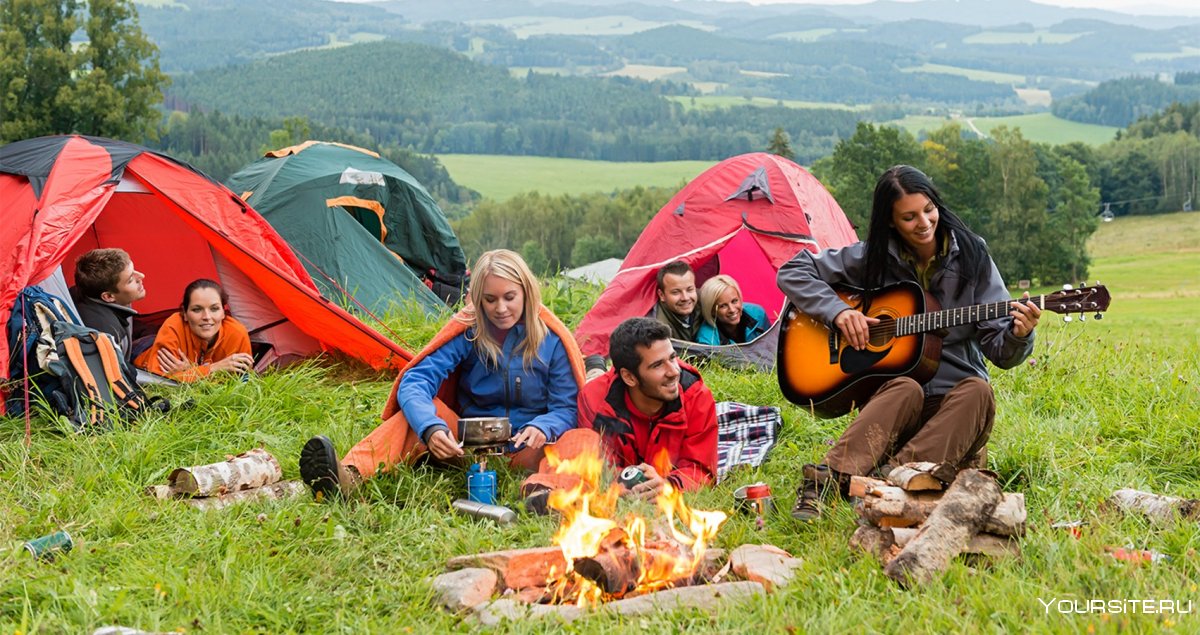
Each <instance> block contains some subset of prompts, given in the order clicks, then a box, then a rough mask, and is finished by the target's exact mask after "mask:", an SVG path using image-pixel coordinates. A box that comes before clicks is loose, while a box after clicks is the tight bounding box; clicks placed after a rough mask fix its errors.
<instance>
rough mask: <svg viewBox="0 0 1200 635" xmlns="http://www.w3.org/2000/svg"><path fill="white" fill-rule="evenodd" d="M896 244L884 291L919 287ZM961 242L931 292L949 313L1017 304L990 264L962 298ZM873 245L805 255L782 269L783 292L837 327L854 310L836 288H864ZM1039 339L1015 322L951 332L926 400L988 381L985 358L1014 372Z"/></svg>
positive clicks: (891, 249) (932, 283) (890, 247)
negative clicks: (1017, 331) (906, 284)
mask: <svg viewBox="0 0 1200 635" xmlns="http://www.w3.org/2000/svg"><path fill="white" fill-rule="evenodd" d="M900 249H902V247H900V246H899V245H898V244H897V243H896V242H895V241H892V242H891V243H890V244H889V245H888V255H889V260H890V262H889V266H888V270H887V273H886V274H885V277H884V281H883V283H884V285H890V284H895V283H897V282H901V281H904V280H908V281H912V282H917V283H918V284H920V283H919V281H918V280H917V273H916V270H915V269H913V266H912V265H911V264H910V263H908V262H906V261H905V260H904V259H903V258H901V257H900ZM960 253H961V252H960V251H959V246H958V240H957V239H956V238H954V236H953V235H951V240H950V251H949V253H947V255H946V258H945V260H944V261H943V263H942V266H941V267H940V268H939V269H938V270H937V271H936V272H935V273H934V274H933V277H932V278H931V279H930V282H929V289H928V291H929V292H930V293H931V294H932V295H933V297H934V298H936V299H937V301H938V303H939V304H941V307H942V308H943V309H951V308H955V307H965V306H971V305H975V304H988V303H992V302H1001V301H1004V300H1010V299H1012V296H1010V295H1009V293H1008V289H1007V288H1006V287H1005V286H1004V280H1003V279H1001V277H1000V272H999V271H998V270H997V269H996V263H994V262H992V261H991V259H990V258H989V259H988V261H987V263H986V264H985V267H986V270H985V272H984V273H983V276H982V279H979V280H976V281H973V282H968V283H967V285H966V286H965V287H964V289H963V291H962V293H961V294H959V293H957V291H958V281H959V278H960V277H961V276H963V275H968V274H967V273H965V272H963V271H962V270H961V269H962V259H961V258H960ZM866 264H867V244H866V243H865V242H859V243H855V244H853V245H850V246H848V247H843V248H841V249H828V250H825V251H822V252H821V253H820V254H815V255H814V254H812V253H810V252H808V251H801V252H800V253H798V254H796V256H795V257H794V258H792V259H791V260H790V261H788V262H787V263H786V264H784V265H783V266H782V267H780V269H779V275H778V279H777V281H778V283H779V288H780V290H782V291H783V292H784V293H785V294H787V297H788V299H789V300H791V301H792V302H793V303H794V304H795V305H796V308H798V309H800V310H801V311H803V312H805V313H807V314H809V315H811V316H813V317H816V318H819V319H821V320H822V321H824V322H825V323H826V324H828V325H830V328H836V327H833V326H832V325H833V320H834V318H836V317H837V315H838V314H839V313H841V312H842V311H845V310H846V309H849V308H851V307H850V306H849V305H847V304H846V303H845V302H844V301H843V300H842V299H841V298H840V297H838V296H837V294H836V293H834V291H833V289H832V288H831V287H830V285H838V284H846V285H852V286H858V287H861V286H862V281H863V279H864V277H865V275H866ZM1033 341H1034V334H1033V333H1030V334H1029V335H1028V336H1026V337H1017V336H1016V335H1014V334H1013V332H1012V318H1011V317H1002V318H999V319H995V320H988V321H986V322H979V323H978V324H964V325H961V326H956V327H954V328H952V329H950V330H949V333H947V334H946V336H945V337H944V338H943V339H942V355H941V363H939V364H938V369H937V374H936V375H934V377H933V379H931V380H929V382H928V383H927V384H926V385H925V394H926V395H943V394H946V393H947V392H949V391H950V389H951V388H953V387H954V386H955V385H957V384H958V382H960V381H962V380H964V379H966V378H968V377H981V378H983V379H985V380H986V379H988V371H987V366H986V364H985V363H984V361H983V360H984V358H985V357H986V358H987V359H988V360H991V362H992V363H993V364H995V365H996V366H997V367H999V368H1012V367H1013V366H1016V365H1017V364H1020V363H1021V362H1022V361H1024V360H1025V358H1026V357H1029V354H1030V353H1031V352H1033Z"/></svg>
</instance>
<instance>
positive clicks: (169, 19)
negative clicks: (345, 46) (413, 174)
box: [138, 0, 411, 73]
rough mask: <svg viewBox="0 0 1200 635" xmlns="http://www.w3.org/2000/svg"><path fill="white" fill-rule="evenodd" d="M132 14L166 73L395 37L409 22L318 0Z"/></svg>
mask: <svg viewBox="0 0 1200 635" xmlns="http://www.w3.org/2000/svg"><path fill="white" fill-rule="evenodd" d="M138 16H139V22H140V24H141V27H142V30H143V31H144V32H145V33H146V35H147V36H148V37H149V38H150V39H151V40H152V41H153V42H154V43H155V44H156V45H157V46H158V49H159V51H161V66H162V70H163V71H165V72H167V73H180V72H190V71H195V70H200V69H204V68H213V67H215V66H225V65H228V64H243V63H246V62H250V61H253V60H259V59H264V58H266V57H268V56H270V55H277V54H279V53H284V52H288V51H294V50H297V49H302V48H315V47H319V46H326V45H328V44H330V40H331V38H338V39H340V40H343V41H345V40H348V39H349V38H350V37H351V36H353V35H354V34H358V33H373V34H378V35H379V36H380V37H384V36H387V37H400V36H403V35H404V34H405V33H407V32H408V28H410V27H411V25H409V24H408V23H407V20H405V19H404V17H403V16H401V15H398V14H395V13H391V12H388V11H386V10H384V9H382V8H380V7H375V6H371V5H370V4H359V3H350V2H323V1H321V0H254V1H253V2H246V1H245V0H203V1H201V2H188V3H186V4H184V3H175V2H164V3H161V4H156V5H150V4H139V5H138Z"/></svg>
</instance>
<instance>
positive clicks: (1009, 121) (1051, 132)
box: [885, 112, 1118, 145]
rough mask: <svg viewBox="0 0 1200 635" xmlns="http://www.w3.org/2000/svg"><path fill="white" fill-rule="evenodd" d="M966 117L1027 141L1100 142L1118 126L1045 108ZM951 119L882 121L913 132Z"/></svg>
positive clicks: (914, 117)
mask: <svg viewBox="0 0 1200 635" xmlns="http://www.w3.org/2000/svg"><path fill="white" fill-rule="evenodd" d="M970 119H971V121H973V122H974V123H975V126H976V127H978V128H979V130H980V131H981V132H983V133H984V134H988V133H990V132H991V130H992V129H993V128H995V127H997V126H1002V125H1003V126H1008V127H1009V128H1020V129H1021V134H1022V135H1024V136H1025V138H1026V139H1029V140H1030V141H1038V142H1041V143H1049V144H1061V143H1069V142H1071V141H1082V142H1084V143H1087V144H1089V145H1101V144H1104V143H1107V142H1109V141H1112V139H1113V137H1115V136H1116V134H1117V130H1118V129H1117V128H1113V127H1111V126H1098V125H1095V124H1087V123H1078V122H1075V121H1068V120H1066V119H1059V118H1058V117H1055V116H1054V115H1053V114H1051V113H1048V112H1042V113H1036V114H1032V115H1015V116H1012V117H971V118H970ZM951 121H954V120H953V119H951V118H950V117H936V116H927V115H909V116H908V117H905V118H904V119H899V120H896V121H888V122H885V123H888V124H891V125H898V126H900V127H902V128H904V129H906V130H908V131H909V132H911V133H913V134H914V135H916V134H920V132H921V131H922V130H924V131H929V130H936V129H937V128H940V127H941V126H943V125H945V124H947V123H950V122H951ZM958 122H959V123H960V124H961V125H962V126H963V127H964V128H968V127H969V126H968V124H967V121H966V120H965V119H958Z"/></svg>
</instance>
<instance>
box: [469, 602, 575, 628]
mask: <svg viewBox="0 0 1200 635" xmlns="http://www.w3.org/2000/svg"><path fill="white" fill-rule="evenodd" d="M473 610H474V611H475V619H477V620H479V622H480V623H481V624H483V625H484V626H496V625H498V624H500V623H501V622H503V621H505V620H510V621H512V622H521V623H525V621H526V620H529V619H531V618H533V619H536V618H540V617H545V616H547V615H554V616H556V617H558V618H559V619H560V620H562V621H564V622H570V621H572V620H575V619H578V618H579V617H582V616H583V615H584V612H583V609H581V608H579V607H577V606H573V605H561V604H557V605H556V604H524V603H522V602H518V601H516V600H509V599H504V600H496V601H495V602H488V603H486V604H482V603H481V604H480V605H478V606H476V607H475V608H474V609H473Z"/></svg>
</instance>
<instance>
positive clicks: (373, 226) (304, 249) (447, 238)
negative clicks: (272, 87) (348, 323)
mask: <svg viewBox="0 0 1200 635" xmlns="http://www.w3.org/2000/svg"><path fill="white" fill-rule="evenodd" d="M227 185H228V186H229V189H231V190H233V191H234V192H236V193H239V194H241V196H242V198H243V199H245V201H246V202H247V203H249V204H250V205H251V206H252V207H253V208H254V209H255V210H257V211H258V212H259V213H260V214H262V215H263V217H264V218H266V219H267V222H269V223H270V224H271V226H272V227H274V228H275V230H276V231H277V232H279V234H280V235H282V236H283V237H284V239H285V240H287V242H288V244H290V245H291V246H292V249H294V250H295V251H296V252H297V255H299V256H300V261H301V262H303V263H304V266H305V268H306V269H308V272H309V274H311V275H312V278H313V281H315V282H316V283H317V286H318V287H320V289H321V291H322V293H323V294H324V295H325V296H326V297H328V298H330V299H332V300H334V301H336V302H338V303H340V304H342V305H343V306H347V307H352V308H354V309H359V310H361V309H362V308H364V307H365V308H366V309H369V310H370V311H372V312H380V311H386V310H388V309H389V308H391V307H392V305H394V304H398V305H401V306H405V305H410V303H413V302H415V303H416V304H417V305H418V306H420V307H422V308H424V309H425V310H426V311H429V312H437V311H440V310H443V309H445V304H443V302H449V303H454V302H457V301H458V299H459V297H460V296H461V293H462V289H463V282H464V280H463V279H464V276H465V272H466V258H465V257H464V256H463V251H462V247H460V246H459V244H458V237H457V236H455V235H454V231H453V230H452V229H450V223H449V222H447V221H446V216H445V215H444V214H443V213H442V210H441V209H440V208H439V207H438V206H437V203H435V202H434V200H433V198H432V197H431V196H429V193H428V192H426V191H425V188H424V187H422V186H421V184H420V183H418V182H417V180H416V179H414V178H413V177H412V175H410V174H409V173H408V172H405V171H404V170H403V169H401V168H400V166H398V165H396V164H394V163H392V162H391V161H388V160H387V159H384V158H382V157H380V156H379V155H378V154H377V153H375V152H371V151H370V150H364V149H362V148H356V147H354V146H349V145H344V144H340V143H327V142H323V141H306V142H304V143H301V144H299V145H295V146H291V147H289V148H283V149H280V150H275V151H273V152H268V153H267V154H266V156H264V157H263V158H261V159H259V160H258V161H255V162H254V163H252V164H250V165H248V166H246V167H245V168H243V169H242V170H240V171H238V172H237V173H236V174H234V175H233V176H231V177H229V181H228V183H227ZM431 289H432V290H431ZM435 292H436V293H435ZM347 294H349V295H350V296H352V297H347ZM439 298H440V299H439ZM360 305H361V306H360Z"/></svg>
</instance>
